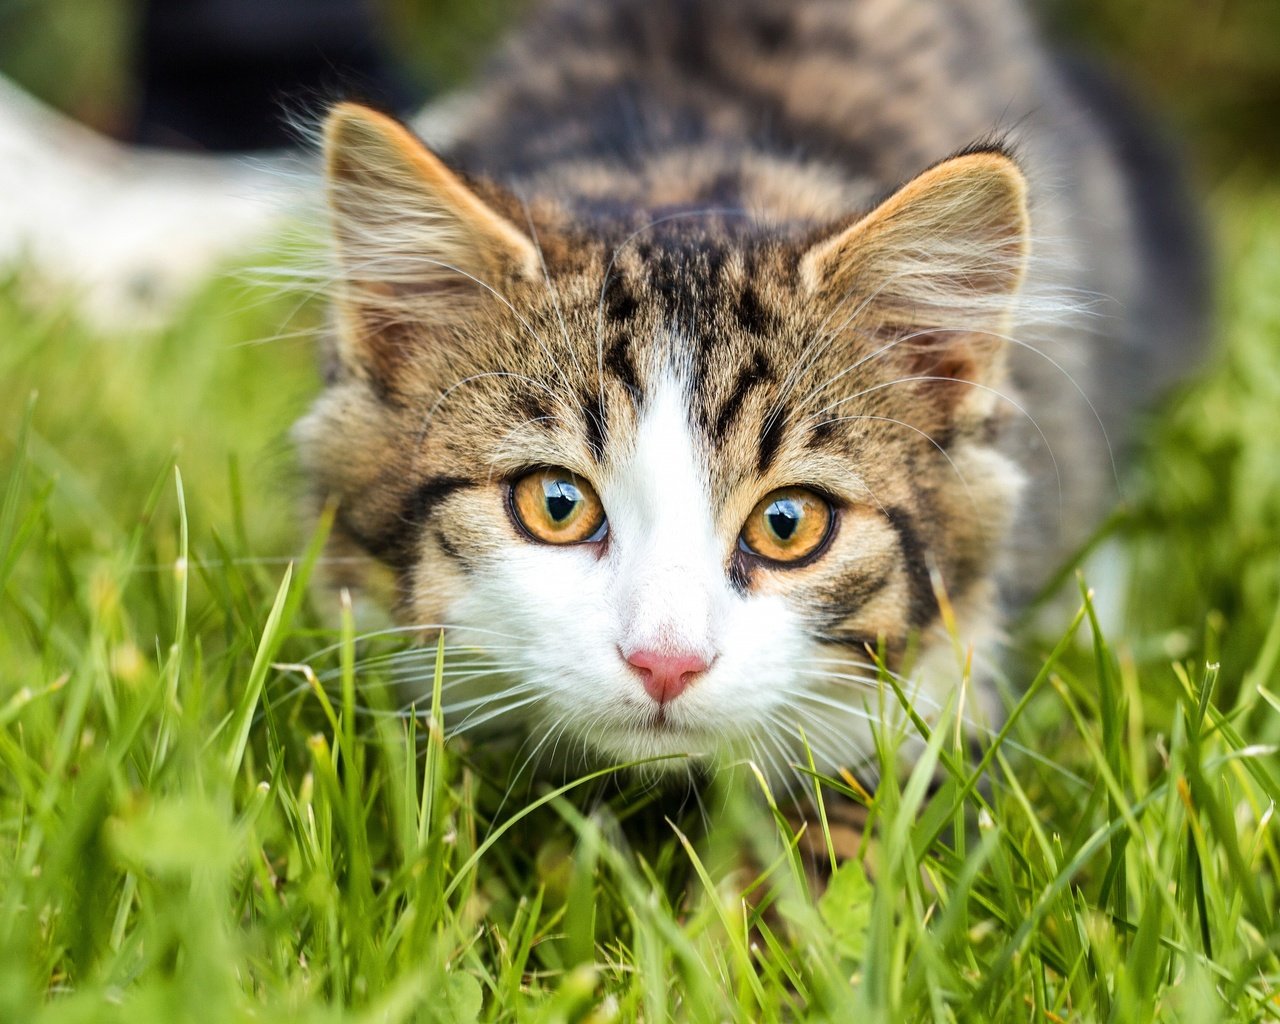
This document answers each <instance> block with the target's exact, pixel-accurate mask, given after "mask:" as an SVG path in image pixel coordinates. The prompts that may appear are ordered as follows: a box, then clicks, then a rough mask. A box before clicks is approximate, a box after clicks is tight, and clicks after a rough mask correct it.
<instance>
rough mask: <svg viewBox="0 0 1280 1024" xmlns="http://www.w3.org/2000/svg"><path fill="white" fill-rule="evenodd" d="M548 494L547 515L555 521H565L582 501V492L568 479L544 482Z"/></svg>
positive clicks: (544, 489)
mask: <svg viewBox="0 0 1280 1024" xmlns="http://www.w3.org/2000/svg"><path fill="white" fill-rule="evenodd" d="M543 494H545V495H546V501H547V515H549V516H550V517H551V521H552V522H555V523H563V522H564V521H565V520H566V519H568V518H569V517H570V516H571V515H573V510H574V509H576V508H577V507H578V503H579V502H580V501H582V494H581V493H580V492H579V491H578V488H576V487H574V486H573V484H571V483H570V482H569V481H568V480H548V481H547V482H546V483H544V484H543Z"/></svg>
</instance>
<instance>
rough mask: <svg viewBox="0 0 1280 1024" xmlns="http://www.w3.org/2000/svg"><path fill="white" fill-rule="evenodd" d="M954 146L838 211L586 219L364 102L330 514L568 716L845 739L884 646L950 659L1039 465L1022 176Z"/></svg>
mask: <svg viewBox="0 0 1280 1024" xmlns="http://www.w3.org/2000/svg"><path fill="white" fill-rule="evenodd" d="M950 163H951V164H952V165H955V166H948V165H947V164H944V165H941V166H940V167H939V168H936V169H934V170H933V171H930V172H928V173H927V174H926V175H924V176H922V177H921V178H920V179H917V181H916V182H913V183H912V184H911V185H909V186H908V187H907V188H905V189H903V190H902V191H901V192H900V193H898V194H897V195H896V196H895V197H893V198H892V199H890V200H887V201H886V202H885V204H883V205H882V206H881V207H879V208H878V209H877V210H876V211H874V212H873V213H872V214H870V215H867V216H866V217H863V218H860V219H851V220H850V221H848V222H847V223H845V224H842V225H834V226H828V227H827V228H826V229H825V230H823V229H815V228H813V227H812V226H804V227H801V228H797V227H796V226H790V225H783V226H777V225H775V226H772V227H766V226H762V225H760V224H759V223H757V222H754V221H749V220H747V219H746V218H737V217H734V216H728V215H706V214H699V213H696V212H694V211H677V212H670V211H668V212H667V214H666V217H665V219H664V218H662V217H657V218H655V217H654V216H653V215H652V214H651V213H649V214H636V215H634V216H628V217H625V218H622V219H619V220H617V221H614V222H610V223H605V224H599V223H597V224H590V225H588V224H584V223H582V222H581V221H580V219H579V218H577V217H575V216H574V215H572V214H571V213H569V212H566V210H565V209H563V208H561V207H558V206H556V205H554V204H551V203H548V202H545V201H543V202H535V203H533V204H531V205H530V206H529V207H528V208H524V207H522V206H521V205H519V204H513V203H511V202H510V201H509V200H508V199H507V198H505V197H503V196H501V195H499V194H498V193H496V192H494V191H491V190H490V191H486V192H485V194H484V198H481V196H480V194H478V193H477V191H476V190H474V189H472V188H470V187H467V186H464V185H463V184H462V183H461V181H460V180H459V179H457V178H456V177H454V176H453V175H452V174H451V173H450V172H448V171H447V170H445V169H444V167H443V166H442V165H440V164H439V163H438V162H437V161H436V160H435V159H434V158H433V157H432V156H431V155H430V154H429V153H427V152H426V151H425V150H423V149H421V148H420V147H419V146H418V145H417V144H416V143H415V142H414V141H413V140H412V139H411V138H410V137H409V136H408V135H407V133H404V132H403V131H402V130H401V129H399V128H398V127H397V126H395V125H394V124H392V123H390V122H387V121H385V120H383V119H381V118H378V117H377V116H376V115H373V114H370V113H368V112H366V111H361V110H358V109H355V108H340V110H339V111H338V112H337V113H336V114H335V115H334V117H333V119H332V120H331V123H330V128H329V168H330V176H331V198H332V201H333V205H334V209H335V215H336V216H335V226H336V231H337V236H338V246H339V252H340V255H341V256H342V258H343V260H344V265H345V269H346V272H347V275H348V281H347V286H346V289H345V292H344V295H343V298H342V301H341V303H340V307H339V309H340V322H339V332H340V336H341V345H340V351H339V358H340V365H339V367H338V369H337V371H336V373H335V380H334V383H333V384H332V386H331V387H330V389H329V391H328V392H327V393H326V394H325V396H324V397H323V398H322V399H321V401H320V402H319V403H318V405H317V407H316V409H315V410H314V412H313V413H312V415H311V416H310V417H309V418H308V419H307V420H306V421H304V423H303V424H302V427H301V430H300V436H301V438H302V441H303V450H304V458H305V460H306V462H307V463H308V466H309V469H310V470H311V472H312V474H313V475H314V477H315V478H316V480H317V484H318V486H319V489H320V490H321V492H322V493H325V494H330V495H333V496H335V497H336V498H337V500H338V502H339V515H338V520H337V530H338V533H339V536H340V538H341V539H342V540H343V541H345V542H347V543H354V544H355V545H357V546H358V547H360V548H362V549H363V550H365V551H368V552H369V553H371V554H373V555H374V556H375V557H377V558H379V559H381V560H382V561H384V562H385V563H387V564H388V565H390V566H392V567H393V568H394V569H395V571H396V573H397V575H398V584H399V588H400V600H399V607H398V609H397V611H398V615H399V616H400V618H401V619H402V620H404V621H405V622H406V623H409V624H422V625H424V626H437V625H444V626H445V627H446V634H447V636H448V638H449V640H450V641H452V642H454V643H458V644H462V645H468V646H476V647H481V648H483V649H485V650H487V651H489V652H490V655H491V657H492V659H493V661H494V662H495V663H496V664H498V665H500V666H502V667H503V669H504V677H503V678H504V683H503V685H504V686H509V689H507V690H506V691H505V692H504V693H503V694H502V695H501V696H499V697H498V698H497V700H496V702H495V704H494V705H493V706H494V707H495V708H501V707H503V706H509V707H510V709H511V710H510V714H511V715H515V716H520V717H521V718H522V719H523V720H525V721H528V722H529V723H531V724H533V726H534V729H535V731H537V732H540V733H541V734H542V735H543V736H544V737H545V738H546V739H548V740H550V739H552V738H556V739H557V741H559V742H562V743H563V744H565V745H567V746H574V745H581V746H582V747H584V748H587V749H590V750H592V751H594V752H595V753H597V754H599V755H603V756H605V757H606V758H608V759H619V760H635V759H642V758H647V757H652V756H655V755H663V754H682V753H717V752H724V751H738V750H751V751H753V752H754V754H755V755H756V756H757V757H758V758H760V759H761V760H763V761H764V762H766V763H773V767H774V768H778V769H780V766H781V764H782V762H783V760H784V759H792V758H794V757H795V756H796V752H797V749H798V735H799V730H800V729H801V728H803V730H804V732H805V735H806V736H807V738H808V741H809V743H810V745H811V746H812V748H813V750H814V752H815V753H816V754H817V755H818V757H819V759H820V760H821V761H822V762H824V763H825V764H826V765H827V766H828V767H836V766H838V765H852V764H855V763H856V762H857V761H858V760H859V758H860V757H861V756H862V755H864V754H865V753H866V752H867V742H866V739H867V730H866V718H867V716H868V714H875V713H877V711H878V710H879V708H880V706H881V705H880V702H881V699H882V697H881V694H880V693H879V691H878V687H877V684H876V676H877V666H876V664H875V661H876V660H881V661H882V663H883V667H884V668H885V669H887V670H890V671H898V670H899V669H901V668H902V666H903V661H902V659H903V657H904V652H905V651H906V650H907V648H908V646H909V640H910V638H911V637H912V636H913V635H919V636H922V637H923V638H924V649H925V652H926V660H927V659H928V651H929V649H930V648H931V647H933V646H937V643H938V640H939V635H940V634H941V633H942V629H941V626H940V619H941V618H943V617H944V616H941V614H940V612H941V609H940V604H939V598H940V597H942V598H943V604H944V605H946V604H948V603H954V605H955V606H956V607H957V608H966V607H973V608H975V609H978V614H981V609H982V608H985V602H986V592H987V587H988V584H987V582H986V580H987V575H988V572H989V570H990V561H991V559H992V557H993V552H994V551H995V548H996V545H997V542H998V540H999V537H1000V535H1001V532H1002V531H1003V529H1004V526H1005V524H1006V521H1007V517H1008V508H1009V505H1010V502H1011V501H1012V498H1013V490H1014V488H1015V479H1014V476H1013V473H1012V470H1011V469H1010V467H1009V465H1008V463H1007V462H1006V461H1005V460H1004V459H1003V458H1001V457H1000V456H999V455H997V454H996V453H995V451H994V449H993V448H992V444H991V442H992V437H993V435H994V433H995V432H996V430H997V429H998V426H999V421H1000V419H1001V417H1002V416H1003V415H1005V414H1006V410H1005V409H1004V407H1003V406H1002V405H1001V403H1000V402H999V401H998V400H997V398H996V391H997V389H998V387H999V384H1000V374H1001V361H1000V349H999V346H998V345H997V344H993V343H992V341H991V334H990V332H992V331H995V330H998V321H999V318H1000V317H1001V316H1002V315H1003V314H1002V304H1001V300H1002V298H1003V297H1007V295H1008V294H1009V293H1011V291H1012V290H1013V289H1014V288H1016V286H1017V279H1018V275H1019V274H1020V272H1021V259H1022V254H1023V249H1024V245H1025V243H1024V235H1023V232H1024V228H1025V225H1024V223H1023V219H1024V218H1025V213H1024V210H1023V206H1022V193H1021V180H1020V178H1019V177H1018V175H1017V172H1016V170H1014V169H1013V167H1012V164H1011V163H1010V162H1009V161H1008V160H1007V158H1005V157H1003V156H999V155H996V154H979V155H975V156H972V157H964V158H959V159H958V160H956V161H951V162H950ZM655 220H658V221H659V222H658V223H652V221H655ZM940 228H941V229H942V230H945V231H946V236H945V237H942V238H939V237H938V236H939V231H940ZM926 246H930V247H932V248H931V249H926V248H925V247H926ZM931 256H933V257H934V258H935V259H936V261H937V262H935V263H930V262H928V261H929V259H930V257H931ZM946 260H950V261H951V262H950V264H948V263H946V262H945V261H946ZM913 288H914V291H913V290H912V289H913ZM959 293H963V294H959ZM944 327H949V328H950V329H947V330H943V328H944ZM958 678H959V672H958V670H957V671H954V672H953V673H952V674H951V676H950V679H949V682H952V683H954V681H955V680H956V679H958ZM909 685H911V684H909ZM944 696H945V694H942V693H938V692H936V691H935V692H932V693H929V694H925V695H923V696H921V697H920V699H921V700H922V701H923V702H925V704H936V703H937V702H938V701H939V700H940V699H942V698H943V697H944ZM471 699H472V700H475V698H471ZM504 702H505V705H504ZM470 706H471V707H472V708H478V707H482V706H483V705H481V704H479V703H478V702H477V703H473V704H472V705H470ZM920 710H922V711H923V712H924V713H925V714H926V717H927V715H928V713H929V711H930V710H936V708H931V707H929V706H922V707H921V709H920Z"/></svg>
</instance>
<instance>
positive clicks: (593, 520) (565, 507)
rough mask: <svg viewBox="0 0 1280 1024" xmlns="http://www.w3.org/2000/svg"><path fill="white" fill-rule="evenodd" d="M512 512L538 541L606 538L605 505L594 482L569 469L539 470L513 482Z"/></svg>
mask: <svg viewBox="0 0 1280 1024" xmlns="http://www.w3.org/2000/svg"><path fill="white" fill-rule="evenodd" d="M511 511H512V514H513V515H514V516H515V517H516V521H517V522H519V524H520V525H521V526H522V527H524V529H525V532H526V533H528V534H529V536H530V537H532V538H533V539H534V540H538V541H542V542H543V543H544V544H582V543H584V542H586V541H594V540H602V539H603V538H604V534H605V529H606V523H605V518H604V506H603V505H601V504H600V499H599V498H598V497H597V496H596V492H595V491H594V490H593V489H592V487H591V485H590V484H589V483H587V482H586V481H585V480H580V479H579V478H578V477H576V476H574V475H573V474H572V473H570V472H569V471H568V470H567V469H535V470H534V471H533V472H531V473H526V474H525V475H524V476H522V477H520V479H519V480H517V481H516V482H515V483H513V484H512V485H511Z"/></svg>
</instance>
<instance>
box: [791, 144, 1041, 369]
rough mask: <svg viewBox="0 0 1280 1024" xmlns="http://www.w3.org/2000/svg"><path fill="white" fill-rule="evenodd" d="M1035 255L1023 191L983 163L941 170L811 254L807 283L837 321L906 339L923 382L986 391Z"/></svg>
mask: <svg viewBox="0 0 1280 1024" xmlns="http://www.w3.org/2000/svg"><path fill="white" fill-rule="evenodd" d="M1028 248H1029V222H1028V216H1027V185H1026V179H1025V178H1024V177H1023V175H1022V172H1021V171H1020V170H1019V169H1018V166H1017V164H1016V163H1014V161H1013V160H1012V159H1011V158H1010V157H1009V156H1007V155H1005V154H1004V153H1003V152H999V151H991V152H986V151H984V152H977V153H968V154H964V155H961V156H956V157H952V158H951V159H949V160H945V161H943V162H942V163H940V164H937V165H935V166H934V167H932V168H930V169H929V170H927V171H925V172H924V173H923V174H921V175H919V176H918V177H916V178H914V179H912V180H911V181H910V182H908V183H907V184H906V185H904V186H903V187H902V188H900V189H898V191H896V192H895V193H894V194H893V195H891V196H890V197H889V198H888V199H886V200H885V201H884V202H882V203H881V204H880V205H879V206H877V207H876V208H875V209H874V210H872V211H871V212H870V213H868V214H866V215H865V216H863V217H862V218H861V219H859V220H857V221H856V222H854V223H853V224H852V225H851V226H848V227H846V228H844V229H842V230H840V231H838V232H836V233H835V234H834V235H832V236H831V237H828V238H826V239H824V240H822V241H819V242H818V243H817V244H816V245H813V246H812V247H811V248H810V249H809V250H808V251H807V252H806V253H805V254H804V256H803V257H802V259H801V262H800V274H801V280H802V281H803V283H804V285H805V286H806V288H807V289H808V290H809V291H810V292H811V293H812V295H813V296H814V297H815V299H817V300H818V302H819V304H820V305H821V306H823V307H825V308H827V309H828V311H829V319H830V320H832V321H835V322H843V323H845V324H846V325H847V326H848V327H849V328H850V329H851V330H853V331H856V332H858V333H860V334H864V335H865V334H872V335H875V336H878V337H881V338H885V339H888V340H892V339H902V343H901V346H900V353H901V355H902V356H903V357H904V358H909V359H911V360H912V361H913V369H914V371H915V372H919V373H936V374H940V375H945V376H951V377H955V378H957V379H970V378H979V379H980V378H981V377H983V376H985V375H987V374H988V372H989V370H990V368H991V366H992V365H993V364H994V363H995V359H996V355H997V353H998V352H999V351H1000V349H1001V348H1002V345H1001V344H1000V339H999V335H1001V334H1003V333H1006V332H1007V331H1008V329H1009V321H1010V317H1011V314H1012V310H1013V303H1014V299H1015V296H1016V295H1017V292H1018V290H1019V287H1020V286H1021V283H1022V279H1023V276H1024V274H1025V271H1026V264H1027V255H1028ZM838 318H842V320H839V319H838Z"/></svg>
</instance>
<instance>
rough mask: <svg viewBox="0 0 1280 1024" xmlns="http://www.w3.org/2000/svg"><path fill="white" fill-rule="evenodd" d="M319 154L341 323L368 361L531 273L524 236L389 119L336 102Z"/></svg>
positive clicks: (455, 320) (531, 256)
mask: <svg viewBox="0 0 1280 1024" xmlns="http://www.w3.org/2000/svg"><path fill="white" fill-rule="evenodd" d="M324 155H325V176H326V181H327V186H328V188H327V191H328V198H329V208H330V211H331V214H332V224H333V232H334V239H335V243H336V248H337V253H338V258H339V262H340V265H341V269H342V274H343V285H344V289H345V298H346V307H347V311H348V312H349V313H353V314H354V316H353V317H352V318H351V319H352V323H351V324H350V326H349V330H351V331H354V332H355V333H356V335H357V337H356V338H355V339H354V340H355V342H356V345H357V347H358V349H359V350H360V351H359V353H358V354H359V356H360V357H361V359H362V360H363V361H364V362H365V363H366V364H373V365H374V367H375V369H376V368H378V367H382V366H389V365H391V364H394V363H396V362H397V361H399V359H400V358H401V357H402V356H403V355H404V354H405V353H404V351H403V349H404V348H405V346H406V345H409V344H412V343H413V342H414V340H415V339H420V338H421V337H422V334H423V332H431V331H433V330H435V329H448V328H451V327H457V326H459V325H463V324H465V323H466V322H467V320H468V318H469V317H470V316H471V315H472V314H473V313H474V312H475V311H476V310H477V309H478V308H479V307H480V306H481V305H482V304H483V303H485V302H489V301H494V300H495V299H496V300H497V301H501V295H502V291H503V288H504V286H505V285H507V284H508V283H510V282H511V281H513V280H524V279H530V278H532V277H533V276H534V275H535V274H536V273H537V268H538V267H539V260H538V251H537V248H536V247H535V245H534V244H533V242H532V240H531V239H530V238H529V237H528V236H527V235H526V234H524V233H523V232H522V231H520V230H519V229H518V228H516V226H515V225H514V224H512V223H511V221H510V220H508V219H507V218H506V217H505V216H503V214H502V213H500V212H499V211H498V210H496V209H495V208H494V207H493V205H491V203H489V202H486V201H485V199H483V198H481V196H480V195H478V194H477V192H476V190H475V189H474V188H472V187H471V186H469V185H468V184H467V183H466V182H464V181H463V179H462V178H461V177H460V176H459V175H458V174H456V173H455V172H454V171H452V170H450V169H449V167H447V166H446V165H445V163H444V162H443V161H442V160H441V159H440V158H439V157H437V156H436V155H435V154H434V153H432V152H431V150H429V149H428V148H427V147H426V146H425V145H424V144H423V143H422V142H421V141H419V140H418V139H417V138H416V137H415V136H414V135H413V134H412V133H411V132H410V131H409V130H408V129H407V128H405V127H404V126H403V125H401V124H399V123H398V122H397V121H395V120H393V119H391V118H389V117H386V116H385V115H383V114H379V113H377V112H376V111H373V110H370V109H369V108H367V107H362V106H358V105H356V104H354V103H342V104H339V105H338V106H337V107H335V108H334V109H333V111H332V112H331V113H330V114H329V117H328V120H327V121H326V122H325V126H324ZM405 327H408V328H410V329H409V330H404V329H401V328H405Z"/></svg>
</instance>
